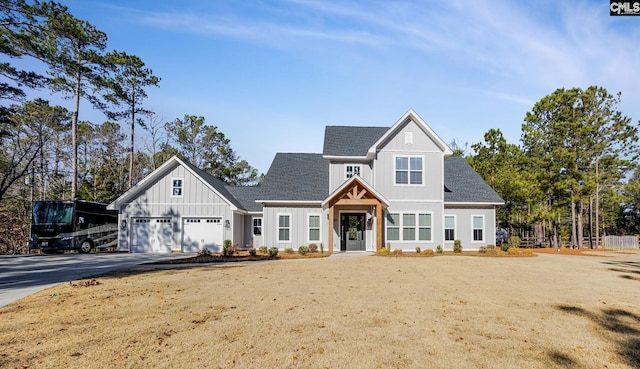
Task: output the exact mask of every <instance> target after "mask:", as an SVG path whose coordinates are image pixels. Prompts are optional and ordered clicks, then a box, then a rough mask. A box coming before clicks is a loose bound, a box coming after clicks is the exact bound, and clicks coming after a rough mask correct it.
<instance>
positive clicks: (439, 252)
mask: <svg viewBox="0 0 640 369" xmlns="http://www.w3.org/2000/svg"><path fill="white" fill-rule="evenodd" d="M436 252H437V253H438V254H442V253H443V252H444V250H443V249H442V246H440V245H438V246H436Z"/></svg>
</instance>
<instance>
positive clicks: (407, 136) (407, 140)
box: [404, 132, 413, 145]
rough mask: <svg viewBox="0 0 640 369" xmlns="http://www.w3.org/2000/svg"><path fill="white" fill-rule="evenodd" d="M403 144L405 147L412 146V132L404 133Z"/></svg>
mask: <svg viewBox="0 0 640 369" xmlns="http://www.w3.org/2000/svg"><path fill="white" fill-rule="evenodd" d="M404 144H405V145H413V132H405V133H404Z"/></svg>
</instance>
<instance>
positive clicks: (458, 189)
mask: <svg viewBox="0 0 640 369" xmlns="http://www.w3.org/2000/svg"><path fill="white" fill-rule="evenodd" d="M444 187H445V190H444V202H445V203H448V202H461V203H473V202H485V203H503V202H504V200H502V198H501V197H500V196H499V195H498V194H497V193H496V192H495V191H494V190H493V189H492V188H491V187H489V185H488V184H487V182H485V181H484V180H483V179H482V177H480V175H479V174H478V173H477V172H476V171H475V170H474V169H473V168H472V167H471V166H470V165H469V164H468V163H467V161H466V160H465V159H464V158H463V157H460V156H450V157H449V158H447V159H445V161H444Z"/></svg>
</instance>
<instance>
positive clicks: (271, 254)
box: [268, 247, 278, 258]
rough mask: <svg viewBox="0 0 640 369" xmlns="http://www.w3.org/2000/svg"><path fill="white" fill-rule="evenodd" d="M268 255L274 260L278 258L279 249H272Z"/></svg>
mask: <svg viewBox="0 0 640 369" xmlns="http://www.w3.org/2000/svg"><path fill="white" fill-rule="evenodd" d="M268 254H269V256H271V257H272V258H273V257H276V256H278V248H277V247H272V248H270V249H269V251H268Z"/></svg>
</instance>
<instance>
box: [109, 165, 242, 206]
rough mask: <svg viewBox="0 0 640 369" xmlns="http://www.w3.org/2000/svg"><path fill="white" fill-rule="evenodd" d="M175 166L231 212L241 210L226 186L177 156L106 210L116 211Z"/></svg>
mask: <svg viewBox="0 0 640 369" xmlns="http://www.w3.org/2000/svg"><path fill="white" fill-rule="evenodd" d="M177 166H183V167H184V168H186V170H187V171H189V172H190V173H191V174H192V175H193V176H195V177H197V178H199V179H200V180H202V182H203V183H204V184H205V185H206V186H207V187H208V188H209V189H211V190H212V191H214V192H215V193H216V194H217V195H218V196H220V198H222V199H223V200H224V201H225V202H226V203H227V204H229V205H230V206H231V207H232V210H237V209H239V208H242V205H241V204H240V202H239V201H238V200H237V199H235V198H234V197H233V196H232V195H231V194H230V193H229V191H228V190H227V188H226V184H225V183H224V182H223V181H221V180H219V179H218V178H215V177H213V176H212V175H210V174H209V173H206V172H205V171H203V170H201V169H199V168H196V167H195V166H194V165H192V164H191V163H188V162H185V161H183V160H181V159H180V158H178V157H177V156H173V157H171V158H170V159H169V160H167V161H166V162H165V163H164V164H162V165H161V166H160V167H158V168H157V169H156V170H154V171H153V172H151V173H150V174H149V175H147V176H146V177H145V178H144V179H143V180H142V181H140V182H138V183H137V184H136V185H135V186H133V187H131V188H130V189H129V190H127V192H125V193H124V194H122V195H121V196H120V197H118V198H117V199H116V200H114V201H113V202H112V203H111V204H109V205H108V206H107V209H111V210H118V209H120V206H121V205H122V204H126V203H128V202H130V201H131V200H132V199H134V198H136V197H137V196H138V195H139V194H140V192H142V191H144V190H145V189H146V187H147V186H148V184H150V183H154V182H156V181H157V180H159V179H160V178H162V177H164V176H166V175H167V174H168V173H170V172H171V171H172V170H173V169H174V168H176V167H177Z"/></svg>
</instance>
